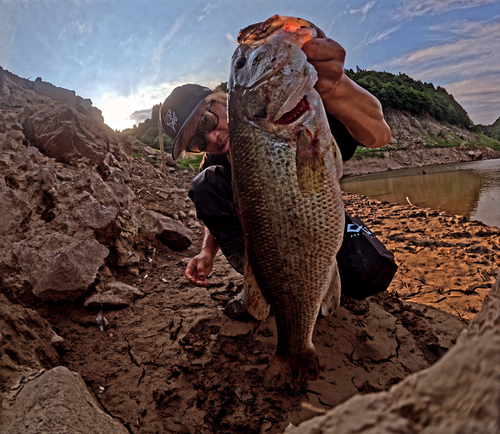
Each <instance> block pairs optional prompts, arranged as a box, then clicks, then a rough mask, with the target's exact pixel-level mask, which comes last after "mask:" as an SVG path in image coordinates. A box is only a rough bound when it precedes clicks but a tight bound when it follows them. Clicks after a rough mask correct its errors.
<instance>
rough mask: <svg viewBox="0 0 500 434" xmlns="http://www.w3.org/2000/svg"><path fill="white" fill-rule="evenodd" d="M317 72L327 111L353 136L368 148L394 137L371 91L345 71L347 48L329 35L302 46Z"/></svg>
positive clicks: (319, 90) (319, 88)
mask: <svg viewBox="0 0 500 434" xmlns="http://www.w3.org/2000/svg"><path fill="white" fill-rule="evenodd" d="M302 49H303V51H304V53H305V54H306V55H307V57H308V60H309V62H310V63H311V64H312V65H313V66H314V67H315V68H316V71H317V72H318V81H317V82H316V86H315V87H316V90H317V91H318V93H319V94H320V96H321V99H322V100H323V104H324V105H325V109H326V111H327V112H328V113H330V114H332V115H333V116H335V117H336V118H337V119H338V120H339V121H341V122H342V123H343V124H344V125H345V126H346V128H347V129H348V130H349V132H350V133H351V135H352V136H353V137H354V138H355V139H356V140H357V141H358V142H360V143H362V144H363V145H365V146H367V147H369V148H380V147H381V146H385V145H387V144H388V143H389V141H390V140H391V130H390V128H389V126H388V125H387V123H386V122H385V119H384V114H383V112H382V105H381V104H380V102H379V100H378V99H377V98H375V97H374V96H373V95H372V94H371V93H370V92H368V91H367V90H365V89H363V88H362V87H360V86H358V85H357V84H356V83H355V82H354V81H352V80H351V79H350V78H349V77H347V76H346V75H345V74H344V60H345V50H344V49H343V48H342V46H341V45H340V44H338V43H337V42H335V41H333V40H332V39H329V38H315V39H312V40H310V41H308V42H306V43H305V44H304V46H303V47H302Z"/></svg>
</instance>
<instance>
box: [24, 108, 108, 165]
mask: <svg viewBox="0 0 500 434" xmlns="http://www.w3.org/2000/svg"><path fill="white" fill-rule="evenodd" d="M23 127H24V130H25V133H24V134H25V136H26V138H27V139H28V140H29V141H30V143H32V144H33V145H34V146H36V147H37V148H38V149H40V151H42V152H43V153H44V154H46V155H48V156H49V157H52V158H55V159H56V160H57V161H64V162H71V161H72V160H75V159H78V158H81V157H87V158H88V159H89V160H90V161H92V162H93V163H99V162H101V161H103V160H104V157H105V156H106V153H107V152H108V151H109V141H110V138H109V136H108V134H107V132H106V131H105V130H104V128H101V127H99V126H96V124H95V123H94V122H89V120H88V119H87V118H86V117H85V116H84V115H82V114H81V113H80V112H78V110H77V109H76V108H74V107H71V106H69V105H65V106H56V107H54V108H51V107H49V108H47V109H42V110H38V111H37V112H36V113H33V114H32V115H31V116H29V117H28V118H27V119H26V120H25V121H24V123H23Z"/></svg>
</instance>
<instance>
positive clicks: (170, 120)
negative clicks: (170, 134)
mask: <svg viewBox="0 0 500 434" xmlns="http://www.w3.org/2000/svg"><path fill="white" fill-rule="evenodd" d="M163 120H164V121H165V123H166V124H167V125H168V126H169V127H170V128H172V129H173V130H174V133H176V132H177V131H175V125H176V124H177V120H178V119H177V116H176V115H175V112H173V111H172V110H170V109H168V111H167V114H166V115H165V116H164V117H163Z"/></svg>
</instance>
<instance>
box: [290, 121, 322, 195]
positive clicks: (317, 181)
mask: <svg viewBox="0 0 500 434" xmlns="http://www.w3.org/2000/svg"><path fill="white" fill-rule="evenodd" d="M296 167H297V181H298V184H299V190H300V192H301V193H302V194H303V195H311V194H315V193H319V192H320V191H321V190H322V189H323V188H324V182H325V176H326V166H325V160H324V158H323V153H322V152H321V150H320V147H319V139H318V138H315V137H313V135H312V133H311V132H310V131H309V130H308V129H301V130H300V132H299V134H298V137H297V154H296Z"/></svg>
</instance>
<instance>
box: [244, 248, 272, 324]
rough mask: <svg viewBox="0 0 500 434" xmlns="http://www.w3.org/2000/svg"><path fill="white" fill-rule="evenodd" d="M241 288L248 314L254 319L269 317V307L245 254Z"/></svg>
mask: <svg viewBox="0 0 500 434" xmlns="http://www.w3.org/2000/svg"><path fill="white" fill-rule="evenodd" d="M243 287H244V288H245V304H246V306H247V310H248V312H250V315H252V316H253V317H254V318H255V319H258V320H261V321H262V320H264V319H266V318H267V316H268V315H269V308H270V305H269V303H268V302H267V300H266V298H265V297H264V294H263V293H262V290H261V289H260V286H259V284H258V283H257V280H256V279H255V274H254V272H253V268H252V265H251V264H250V261H249V259H248V254H246V253H245V269H244V273H243Z"/></svg>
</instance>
